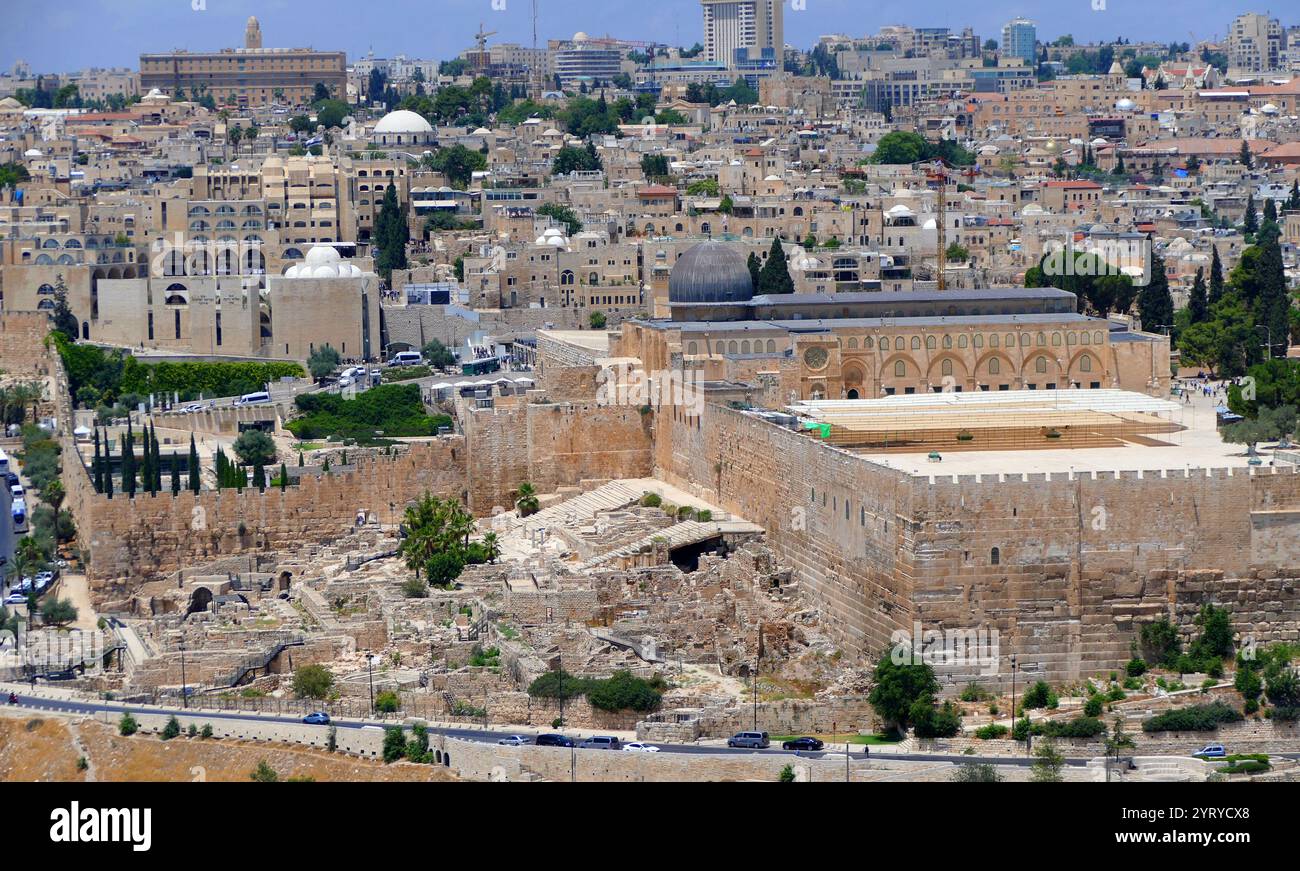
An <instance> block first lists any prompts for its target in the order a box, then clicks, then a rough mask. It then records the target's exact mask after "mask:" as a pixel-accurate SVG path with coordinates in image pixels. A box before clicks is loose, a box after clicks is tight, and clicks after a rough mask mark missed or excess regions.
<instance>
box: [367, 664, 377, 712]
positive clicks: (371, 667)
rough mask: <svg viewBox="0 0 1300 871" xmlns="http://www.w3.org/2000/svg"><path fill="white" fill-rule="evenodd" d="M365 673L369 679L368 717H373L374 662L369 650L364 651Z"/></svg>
mask: <svg viewBox="0 0 1300 871" xmlns="http://www.w3.org/2000/svg"><path fill="white" fill-rule="evenodd" d="M366 672H367V674H368V675H369V678H370V716H372V717H373V716H374V715H375V660H374V658H373V656H371V653H370V651H369V650H367V651H366Z"/></svg>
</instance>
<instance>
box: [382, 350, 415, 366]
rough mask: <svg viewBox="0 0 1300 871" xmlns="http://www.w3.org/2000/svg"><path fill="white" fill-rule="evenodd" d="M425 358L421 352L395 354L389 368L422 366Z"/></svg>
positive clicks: (389, 362) (390, 360)
mask: <svg viewBox="0 0 1300 871" xmlns="http://www.w3.org/2000/svg"><path fill="white" fill-rule="evenodd" d="M423 364H424V356H423V355H422V354H421V353H420V352H419V351H402V352H400V353H397V354H394V355H393V356H392V357H391V358H390V359H389V361H388V365H389V366H421V365H423Z"/></svg>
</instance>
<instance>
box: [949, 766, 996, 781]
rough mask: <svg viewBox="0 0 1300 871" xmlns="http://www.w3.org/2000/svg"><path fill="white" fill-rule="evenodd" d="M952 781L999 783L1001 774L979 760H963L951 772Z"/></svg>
mask: <svg viewBox="0 0 1300 871" xmlns="http://www.w3.org/2000/svg"><path fill="white" fill-rule="evenodd" d="M951 779H952V782H953V783H1000V782H1001V781H1002V775H1000V774H998V770H997V769H996V768H994V767H993V766H992V765H989V764H987V763H981V762H963V763H962V764H961V765H958V766H957V767H956V768H955V769H954V770H953V773H952V778H951Z"/></svg>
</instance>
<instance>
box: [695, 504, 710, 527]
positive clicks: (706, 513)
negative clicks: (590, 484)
mask: <svg viewBox="0 0 1300 871" xmlns="http://www.w3.org/2000/svg"><path fill="white" fill-rule="evenodd" d="M695 519H696V520H698V521H699V522H700V523H710V522H711V521H712V520H713V512H712V511H710V510H709V509H707V508H701V509H700V510H699V511H696V512H695Z"/></svg>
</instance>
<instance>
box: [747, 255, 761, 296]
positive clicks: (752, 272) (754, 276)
mask: <svg viewBox="0 0 1300 871" xmlns="http://www.w3.org/2000/svg"><path fill="white" fill-rule="evenodd" d="M745 265H746V266H748V267H749V280H750V283H751V284H753V285H754V293H758V276H759V273H760V272H762V271H763V264H762V262H761V261H760V260H759V259H758V255H757V254H755V253H754V252H753V251H750V252H749V259H748V260H746V261H745Z"/></svg>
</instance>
